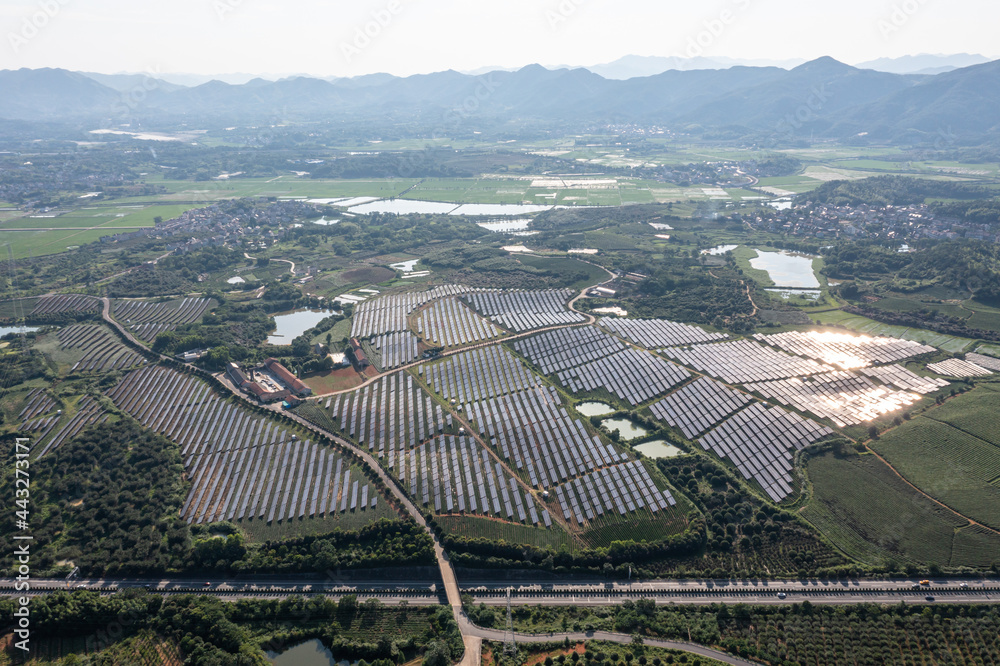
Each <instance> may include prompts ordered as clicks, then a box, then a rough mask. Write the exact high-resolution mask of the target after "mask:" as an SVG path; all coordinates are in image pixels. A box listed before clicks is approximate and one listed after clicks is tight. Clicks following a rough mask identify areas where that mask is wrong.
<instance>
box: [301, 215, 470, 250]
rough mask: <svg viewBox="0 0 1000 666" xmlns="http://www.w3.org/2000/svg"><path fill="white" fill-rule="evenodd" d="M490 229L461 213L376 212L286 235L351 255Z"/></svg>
mask: <svg viewBox="0 0 1000 666" xmlns="http://www.w3.org/2000/svg"><path fill="white" fill-rule="evenodd" d="M489 233H490V232H488V231H486V230H485V229H483V228H482V227H479V226H477V225H475V224H473V223H472V222H469V221H468V220H466V219H464V218H462V217H457V216H450V215H417V214H414V215H394V214H391V213H373V214H371V215H365V216H357V217H353V218H351V220H350V221H346V220H345V221H343V222H340V223H339V224H335V225H332V226H323V225H318V224H309V225H304V226H302V227H298V228H294V229H289V230H288V232H287V233H286V235H285V239H286V240H288V241H297V242H298V243H300V244H301V245H304V246H307V247H312V248H319V247H321V245H328V246H329V249H330V250H331V251H332V252H333V253H334V254H336V255H338V256H348V255H350V254H351V253H352V252H377V253H382V254H387V253H392V252H404V251H411V252H412V251H413V249H414V248H417V247H420V246H422V245H426V244H428V243H432V242H434V241H472V240H476V239H480V238H483V237H484V236H486V235H488V234H489Z"/></svg>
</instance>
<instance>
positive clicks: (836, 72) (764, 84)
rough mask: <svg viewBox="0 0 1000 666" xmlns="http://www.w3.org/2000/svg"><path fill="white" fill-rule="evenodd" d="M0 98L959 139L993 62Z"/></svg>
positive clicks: (444, 75)
mask: <svg viewBox="0 0 1000 666" xmlns="http://www.w3.org/2000/svg"><path fill="white" fill-rule="evenodd" d="M917 64H919V63H917ZM0 98H2V99H3V100H4V104H3V105H2V106H0V118H5V119H10V120H44V121H73V122H89V123H99V124H100V126H101V127H115V126H122V125H128V124H132V125H136V124H141V125H142V126H143V127H146V128H150V127H152V126H155V125H157V124H164V123H170V122H174V123H176V122H178V121H183V122H188V123H197V124H199V125H207V124H211V123H215V122H219V123H227V124H237V123H241V122H261V121H264V120H267V119H274V118H278V117H280V118H282V119H287V120H296V119H302V120H306V119H334V118H338V119H340V118H342V119H364V118H373V117H374V118H387V119H397V120H399V119H420V120H422V121H425V122H435V121H436V122H439V123H442V124H445V123H453V122H459V121H463V119H464V121H465V122H469V123H475V122H478V121H480V120H487V119H488V120H501V121H502V120H510V119H536V120H541V121H549V122H560V123H576V124H586V123H637V124H645V125H650V124H657V125H662V126H666V127H671V128H675V129H680V130H688V131H692V130H698V129H699V128H701V129H708V128H726V129H727V131H743V132H749V133H756V134H771V135H778V136H779V137H780V136H809V135H812V136H824V137H832V138H846V137H856V136H862V137H869V138H870V139H873V140H879V141H885V140H900V141H919V140H921V139H922V138H923V139H929V140H934V137H936V136H938V135H940V134H942V133H947V134H948V136H949V137H952V138H954V139H962V138H966V137H981V136H983V135H996V134H997V133H998V132H1000V61H994V62H987V63H983V64H975V65H971V66H968V67H963V68H960V69H956V70H953V71H948V72H945V73H941V74H935V75H930V74H898V73H888V72H880V71H875V70H872V69H862V68H858V67H852V66H849V65H845V64H843V63H841V62H838V61H836V60H834V59H832V58H819V59H817V60H813V61H810V62H807V63H804V64H801V65H799V66H797V67H794V68H792V69H790V70H786V69H783V68H781V67H775V66H765V67H747V66H733V67H729V68H726V69H691V70H686V71H685V70H677V69H671V70H668V71H664V72H662V73H659V74H656V75H653V76H642V77H633V78H629V79H613V78H606V77H603V76H600V75H599V74H596V73H594V72H592V71H589V70H587V69H583V68H576V69H558V70H549V69H546V68H544V67H541V66H539V65H530V66H527V67H524V68H521V69H519V70H517V71H494V72H490V73H487V74H483V75H480V76H473V75H469V74H462V73H459V72H455V71H450V70H449V71H445V72H438V73H434V74H423V75H416V76H410V77H405V78H400V77H395V76H391V75H388V74H376V75H368V76H363V77H356V78H351V79H336V80H333V81H330V80H325V79H317V78H310V77H304V76H303V77H292V78H287V79H282V80H279V81H267V80H264V79H253V80H250V81H247V82H246V83H243V84H242V85H233V84H229V83H223V82H221V81H210V82H207V83H203V84H201V85H197V86H191V87H187V86H180V85H177V84H175V83H167V82H165V81H162V80H159V79H155V78H151V77H148V76H143V75H94V74H89V75H88V74H83V73H79V72H71V71H68V70H63V69H37V70H30V69H20V70H3V71H0Z"/></svg>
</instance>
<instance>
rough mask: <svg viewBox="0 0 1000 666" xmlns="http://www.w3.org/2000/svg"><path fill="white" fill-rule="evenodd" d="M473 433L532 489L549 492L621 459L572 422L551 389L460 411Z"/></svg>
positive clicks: (584, 429) (491, 399) (486, 402)
mask: <svg viewBox="0 0 1000 666" xmlns="http://www.w3.org/2000/svg"><path fill="white" fill-rule="evenodd" d="M465 411H466V413H467V414H468V417H469V419H470V420H471V421H472V422H473V424H475V425H476V426H478V428H479V433H480V434H481V435H482V436H483V437H484V438H486V440H487V441H488V442H489V443H490V444H491V445H492V446H493V447H494V449H496V450H497V451H499V452H500V455H501V456H502V457H503V458H504V459H505V460H507V461H510V462H512V463H513V466H514V467H515V468H516V469H519V470H523V471H524V472H525V473H526V474H527V475H528V478H529V480H530V482H531V485H532V486H534V487H541V488H546V487H551V486H553V485H555V484H557V483H559V482H561V481H565V480H567V479H570V478H573V477H575V476H579V475H581V474H586V473H587V472H590V471H592V470H594V469H596V468H598V467H603V466H606V465H612V464H614V463H618V462H621V461H623V460H625V459H626V456H625V455H624V454H623V453H620V452H618V451H616V450H615V449H614V448H612V447H610V446H608V445H606V444H604V443H603V442H602V441H601V440H600V439H599V438H598V437H596V436H592V435H590V434H589V433H588V432H587V429H586V428H585V427H584V426H583V424H582V423H581V422H580V421H579V420H572V419H571V418H570V416H569V413H568V412H567V411H566V410H565V409H564V408H563V406H562V404H561V402H560V400H559V394H558V393H557V392H556V390H555V389H554V388H552V387H544V388H542V387H539V388H535V389H532V390H527V391H519V392H517V393H513V394H511V395H505V396H502V397H496V398H490V399H486V400H481V401H478V402H474V403H472V404H469V405H467V406H466V408H465Z"/></svg>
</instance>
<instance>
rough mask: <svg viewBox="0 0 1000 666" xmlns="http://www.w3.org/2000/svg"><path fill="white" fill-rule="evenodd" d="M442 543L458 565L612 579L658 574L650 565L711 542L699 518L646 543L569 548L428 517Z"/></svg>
mask: <svg viewBox="0 0 1000 666" xmlns="http://www.w3.org/2000/svg"><path fill="white" fill-rule="evenodd" d="M428 522H429V523H430V525H431V527H432V528H433V529H435V531H436V532H437V533H438V535H439V538H440V539H441V542H442V545H444V547H445V549H446V550H447V551H448V553H449V556H450V557H451V560H452V562H454V563H455V565H457V566H464V567H469V568H483V569H540V570H543V571H556V572H560V573H574V572H575V573H590V574H594V573H596V574H601V575H604V576H608V577H613V576H618V575H625V573H626V571H628V570H629V569H631V570H632V571H633V572H634V575H639V576H645V575H652V570H651V569H650V568H649V565H650V563H653V562H656V561H661V560H664V559H667V558H673V557H684V556H691V555H693V554H695V553H697V552H698V551H699V550H701V548H702V547H703V545H704V543H705V523H704V522H703V521H702V520H701V519H700V518H696V517H693V519H692V521H691V523H690V524H689V525H688V527H687V529H686V530H685V531H684V532H683V533H682V534H677V535H674V536H670V537H667V538H666V539H663V540H662V541H657V542H652V543H646V542H636V541H613V542H612V543H611V546H610V547H608V548H595V549H590V550H579V551H576V552H569V551H567V550H559V551H555V550H552V549H550V548H542V547H538V546H530V545H525V544H516V543H507V542H505V541H492V540H489V539H485V538H481V537H456V536H454V535H451V534H445V533H443V531H442V530H441V528H440V526H438V525H437V523H436V522H435V521H434V519H433V517H429V518H428Z"/></svg>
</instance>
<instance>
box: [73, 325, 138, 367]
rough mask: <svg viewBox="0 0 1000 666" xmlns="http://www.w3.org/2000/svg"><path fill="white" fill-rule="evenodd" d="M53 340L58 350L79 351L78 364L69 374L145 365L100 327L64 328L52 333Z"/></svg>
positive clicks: (75, 326) (74, 365)
mask: <svg viewBox="0 0 1000 666" xmlns="http://www.w3.org/2000/svg"><path fill="white" fill-rule="evenodd" d="M56 339H58V340H59V348H60V349H81V350H83V355H82V356H81V357H80V360H79V361H77V362H76V363H74V364H73V367H72V368H70V371H71V372H75V371H78V370H79V371H81V372H85V371H90V370H94V371H97V370H100V371H110V370H120V369H123V368H130V367H132V366H133V365H139V364H143V363H145V362H146V359H145V358H144V357H143V356H142V355H141V354H139V353H138V352H134V351H132V350H131V349H129V348H128V347H126V346H125V345H123V344H122V343H121V342H119V341H118V338H116V337H115V336H113V335H111V333H110V332H109V331H108V330H107V329H106V328H104V327H103V326H93V325H87V324H75V325H73V326H67V327H66V328H63V329H60V330H59V331H58V332H57V333H56Z"/></svg>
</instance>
